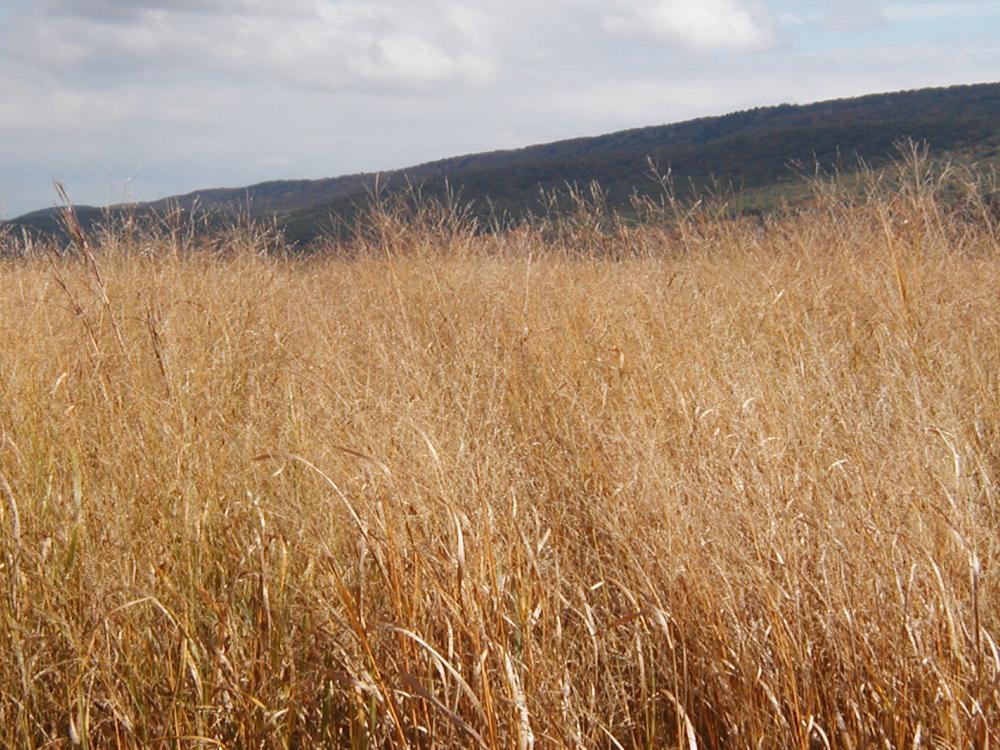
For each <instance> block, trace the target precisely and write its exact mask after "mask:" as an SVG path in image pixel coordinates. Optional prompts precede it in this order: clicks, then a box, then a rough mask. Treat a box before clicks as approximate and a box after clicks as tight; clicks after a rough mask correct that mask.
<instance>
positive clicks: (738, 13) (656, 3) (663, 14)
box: [603, 0, 776, 51]
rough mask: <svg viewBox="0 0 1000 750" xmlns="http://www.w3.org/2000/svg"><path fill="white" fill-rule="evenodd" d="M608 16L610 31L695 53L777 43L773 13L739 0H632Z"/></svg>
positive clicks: (757, 48) (605, 24)
mask: <svg viewBox="0 0 1000 750" xmlns="http://www.w3.org/2000/svg"><path fill="white" fill-rule="evenodd" d="M619 6H620V7H619V8H618V10H616V11H613V12H611V13H608V14H606V15H605V16H604V18H603V26H604V29H605V31H607V32H608V33H609V34H613V35H617V36H624V37H638V38H647V39H656V40H660V41H663V42H666V43H668V44H671V45H677V46H680V47H684V48H687V49H690V50H695V51H715V50H725V51H752V50H761V49H767V48H769V47H771V46H772V45H774V43H775V41H776V37H775V33H774V27H773V24H772V23H771V20H770V18H769V16H768V14H767V13H766V12H765V11H764V9H763V8H762V7H760V6H758V5H756V4H750V3H745V2H738V1H737V0H700V1H699V2H690V1H689V0H631V1H629V2H621V3H619Z"/></svg>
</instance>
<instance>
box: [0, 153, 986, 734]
mask: <svg viewBox="0 0 1000 750" xmlns="http://www.w3.org/2000/svg"><path fill="white" fill-rule="evenodd" d="M908 174H909V173H908ZM941 184H942V183H941V181H940V180H937V179H933V180H932V179H927V178H926V173H923V172H920V171H919V170H918V171H915V172H912V173H911V174H910V176H909V177H908V179H907V180H906V181H905V182H903V183H902V184H897V185H895V186H894V187H893V188H892V189H891V190H887V189H885V188H880V187H878V185H877V184H876V185H874V186H873V188H872V190H871V191H869V194H868V195H867V197H866V198H865V199H864V200H862V201H858V200H855V199H854V198H847V197H845V196H843V195H840V194H838V193H837V192H836V191H830V190H826V191H825V192H824V193H823V194H822V195H821V196H820V198H818V199H817V201H816V202H814V203H813V204H810V205H807V206H804V207H802V208H800V209H798V210H794V211H792V210H790V211H789V212H787V214H786V215H784V216H782V217H781V218H776V219H770V220H765V221H760V220H738V219H735V220H734V219H727V218H725V217H722V216H720V215H719V214H715V215H714V216H712V215H710V216H709V218H706V215H705V214H704V213H700V212H697V211H695V212H679V213H677V212H675V213H673V214H672V215H671V217H670V219H669V221H668V220H667V217H666V215H664V220H663V221H662V222H660V223H654V224H647V225H644V226H633V225H629V224H627V223H624V222H619V223H617V224H616V223H614V222H612V223H611V224H610V225H607V224H603V225H599V224H598V222H596V221H595V222H590V223H588V222H586V221H577V223H575V224H573V225H565V226H563V227H560V228H555V227H552V226H549V227H541V228H539V227H536V228H531V227H525V226H521V227H515V228H511V229H510V230H509V231H507V232H504V233H500V234H483V233H480V232H478V231H476V228H475V227H474V226H471V225H470V224H469V223H468V222H463V221H456V220H452V219H449V218H448V214H447V212H444V213H441V211H440V209H434V211H431V212H430V213H427V214H423V216H424V217H425V218H427V217H432V219H433V220H427V221H424V222H423V223H421V222H420V221H419V220H418V219H419V217H416V218H414V217H410V219H411V220H408V221H404V222H399V221H396V220H395V219H394V218H393V215H391V212H389V213H385V212H383V214H381V215H380V216H377V217H375V218H377V220H378V223H376V224H373V225H369V227H368V228H367V230H366V231H361V232H358V233H356V235H355V236H354V238H353V239H352V240H351V241H350V245H349V247H345V248H340V250H341V251H342V252H338V253H333V252H331V253H326V254H320V255H316V256H311V257H300V258H281V259H279V258H276V257H275V256H274V255H273V254H268V253H264V252H259V251H260V250H262V249H263V245H264V244H266V243H273V242H275V241H276V240H275V239H274V237H273V236H272V235H270V234H268V233H264V234H258V235H255V234H253V233H252V232H250V231H249V230H247V229H246V228H245V227H244V228H243V229H241V232H242V233H241V234H239V235H238V238H237V240H238V241H237V240H234V241H233V242H234V245H235V244H239V245H240V249H239V250H238V251H237V250H233V251H230V252H220V250H223V249H225V245H224V244H223V243H219V242H215V243H213V244H212V247H211V248H209V249H208V250H212V248H214V249H215V251H208V250H205V251H199V250H198V248H197V247H196V245H197V243H198V242H199V240H197V239H196V235H195V234H194V233H190V234H183V233H180V234H179V233H177V232H171V231H166V230H165V231H163V232H161V233H160V234H159V235H156V237H154V238H151V237H148V236H145V235H143V234H139V235H136V234H134V233H132V234H129V235H128V236H127V237H126V239H127V243H126V242H125V241H124V240H122V242H121V244H120V245H119V246H117V247H112V246H113V245H114V243H113V242H112V240H111V239H109V238H108V237H104V238H103V239H101V240H100V241H95V240H93V238H90V239H89V240H88V239H87V238H82V239H80V238H78V242H77V244H78V245H79V247H77V248H76V249H75V250H71V252H69V253H66V254H63V255H60V256H58V257H54V256H52V255H50V254H48V253H46V252H44V249H39V248H35V249H34V250H33V251H32V252H30V253H27V254H24V257H22V258H20V259H17V260H12V261H10V262H7V263H5V264H4V265H0V341H2V342H3V346H2V347H0V392H2V394H3V397H2V399H0V477H2V478H3V479H2V483H0V489H2V494H3V496H4V502H3V503H0V508H2V510H0V513H2V515H0V528H2V532H0V546H2V555H0V592H2V596H0V649H2V652H3V653H4V654H5V655H6V657H7V658H4V659H2V660H0V744H2V745H4V746H11V747H38V748H40V747H159V746H167V747H190V746H199V745H201V746H225V747H251V746H252V747H311V746H336V747H354V748H363V747H378V746H396V747H415V748H416V747H488V748H494V747H513V746H517V747H520V748H531V747H550V746H551V747H557V746H565V747H593V746H600V747H650V748H652V747H690V748H695V747H699V748H711V747H720V748H721V747H809V748H817V747H827V748H832V747H854V748H863V747H867V746H872V745H876V744H877V745H879V746H883V747H903V746H905V747H921V746H925V747H954V748H966V747H977V748H985V747H987V746H989V745H990V743H991V742H992V743H996V742H998V741H1000V736H998V735H997V730H996V727H997V726H1000V708H998V705H997V688H998V681H1000V649H998V647H997V645H996V638H997V637H998V636H997V634H998V632H1000V627H998V626H1000V621H998V620H1000V610H998V607H997V603H996V602H997V601H998V598H997V585H998V583H1000V579H998V569H997V565H998V541H997V540H998V539H1000V535H998V531H1000V515H998V503H997V480H998V476H1000V427H998V425H1000V388H998V381H997V373H998V372H1000V339H998V334H997V332H998V331H1000V320H998V313H997V310H998V309H1000V308H998V304H997V303H998V296H997V290H998V289H1000V267H998V264H997V262H998V258H1000V247H998V233H997V223H996V217H995V215H994V214H992V213H991V212H990V211H989V210H987V209H983V210H980V209H982V206H983V205H985V204H984V203H983V201H982V192H981V191H970V193H969V195H970V196H974V197H969V198H968V199H967V200H966V201H965V202H964V203H962V204H961V205H956V204H954V203H950V204H948V206H945V205H944V204H942V203H941V202H940V201H939V200H938V198H937V195H938V193H939V189H940V186H941ZM976 201H979V203H977V202H976ZM435 211H436V213H435ZM396 218H398V216H397V217H396ZM452 218H454V217H453V216H452ZM577 218H578V219H579V217H577ZM573 227H576V228H577V229H578V232H577V233H575V234H574V231H576V230H574V229H573ZM557 230H558V231H557ZM130 231H131V230H130ZM553 237H557V238H558V247H557V248H555V251H552V250H553V247H552V243H553V240H552V238H553ZM84 241H86V242H87V243H89V244H86V252H84V251H83V250H82V248H83V246H84V245H83V244H81V243H82V242H84ZM123 248H124V249H123ZM348 250H349V252H348Z"/></svg>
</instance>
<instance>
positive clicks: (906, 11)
mask: <svg viewBox="0 0 1000 750" xmlns="http://www.w3.org/2000/svg"><path fill="white" fill-rule="evenodd" d="M984 81H1000V0H978V1H977V0H969V1H956V2H947V1H941V0H937V1H932V0H926V1H925V0H916V1H914V2H899V1H895V2H894V1H891V0H885V1H880V0H843V1H842V2H821V1H820V0H807V1H805V2H788V1H786V0H770V1H769V2H765V1H764V0H697V1H695V2H693V1H691V0H421V1H420V2H414V1H413V0H283V2H280V3H279V2H268V1H267V0H131V1H129V2H125V1H123V0H31V1H29V0H0V91H2V92H3V104H2V105H0V144H3V148H2V149H0V217H12V216H16V215H18V214H20V213H23V212H25V211H28V210H31V209H35V208H39V207H44V206H48V205H51V204H52V202H53V200H54V197H55V196H54V192H53V190H52V186H51V183H52V180H53V179H54V178H58V179H61V180H63V181H64V182H65V183H66V185H67V188H68V189H69V191H70V194H71V195H72V196H73V198H74V200H76V201H78V202H81V203H95V204H105V203H112V202H120V201H124V200H132V199H135V200H148V199H154V198H158V197H162V196H164V195H169V194H174V193H178V192H184V191H188V190H193V189H196V188H201V187H215V186H238V185H246V184H250V183H253V182H258V181H262V180H267V179H281V178H303V177H323V176H332V175H338V174H344V173H348V172H356V171H362V170H378V169H391V168H394V167H401V166H406V165H409V164H413V163H418V162H420V161H426V160H428V159H432V158H439V157H444V156H451V155H456V154H460V153H467V152H473V151H480V150H488V149H494V148H509V147H515V146H521V145H527V144H529V143H537V142H543V141H549V140H554V139H558V138H565V137H572V136H577V135H586V134H598V133H602V132H608V131H611V130H615V129H621V128H627V127H635V126H642V125H651V124H658V123H664V122H674V121H678V120H683V119H687V118H690V117H695V116H700V115H707V114H722V113H725V112H728V111H732V110H735V109H743V108H747V107H753V106H758V105H765V104H777V103H781V102H809V101H817V100H821V99H826V98H833V97H840V96H851V95H858V94H864V93H873V92H880V91H894V90H899V89H907V88H918V87H922V86H939V85H950V84H958V83H975V82H984Z"/></svg>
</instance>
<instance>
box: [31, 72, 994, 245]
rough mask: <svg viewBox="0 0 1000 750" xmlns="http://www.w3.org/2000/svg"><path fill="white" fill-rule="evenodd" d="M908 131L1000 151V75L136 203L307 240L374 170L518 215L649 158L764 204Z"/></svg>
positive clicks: (640, 187) (614, 198) (363, 192)
mask: <svg viewBox="0 0 1000 750" xmlns="http://www.w3.org/2000/svg"><path fill="white" fill-rule="evenodd" d="M904 138H912V139H915V140H921V141H926V142H928V143H929V144H930V146H931V150H932V154H934V155H943V154H951V155H958V156H960V157H962V158H965V159H974V160H979V161H994V160H997V161H1000V84H980V85H974V86H954V87H950V88H943V89H922V90H918V91H907V92H900V93H893V94H876V95H871V96H864V97H859V98H854V99H840V100H834V101H827V102H821V103H817V104H810V105H802V106H796V105H781V106H777V107H763V108H758V109H753V110H748V111H744V112H737V113H733V114H729V115H725V116H722V117H706V118H700V119H697V120H691V121H688V122H683V123H678V124H674V125H661V126H654V127H645V128H638V129H634V130H625V131H621V132H617V133H611V134H608V135H602V136H597V137H591V138H576V139H572V140H566V141H559V142H555V143H549V144H544V145H538V146H530V147H527V148H522V149H517V150H510V151H494V152H489V153H481V154H473V155H468V156H459V157H454V158H450V159H443V160H440V161H435V162H430V163H427V164H421V165H418V166H414V167H409V168H406V169H401V170H396V171H393V172H388V173H383V174H382V175H379V176H377V175H375V174H356V175H347V176H342V177H335V178H329V179H321V180H282V181H275V182H265V183H261V184H257V185H252V186H250V187H244V188H233V189H212V190H199V191H196V192H193V193H189V194H186V195H181V196H175V197H172V198H169V199H163V200H160V201H155V202H152V203H146V204H140V206H139V207H138V208H139V210H140V211H156V210H163V209H165V208H166V207H167V206H168V205H170V204H171V203H176V204H177V205H179V206H180V207H182V208H185V209H189V208H191V207H193V206H195V205H197V206H199V207H200V208H202V209H204V210H208V211H213V212H220V213H222V214H233V213H235V212H236V211H240V210H244V211H245V210H246V208H247V207H248V206H249V208H250V213H251V215H253V216H254V217H256V218H265V217H271V216H277V217H278V220H279V221H280V223H281V224H282V225H283V226H284V227H285V229H286V231H287V233H288V234H289V236H290V237H292V238H293V239H296V240H301V241H307V240H310V239H313V238H315V237H316V236H318V235H319V234H320V233H322V231H323V230H324V227H328V226H330V224H331V217H338V218H340V219H349V218H350V217H351V215H352V214H353V213H354V212H355V211H356V210H357V208H358V207H359V206H361V205H364V204H365V203H366V202H367V200H368V196H369V195H370V192H371V190H372V188H373V187H374V185H375V184H376V180H378V181H379V184H381V185H383V186H385V188H386V189H387V190H388V191H389V192H391V191H393V190H396V189H400V188H402V187H404V186H405V185H406V184H408V183H410V184H417V185H420V186H421V189H422V190H423V192H424V193H425V194H428V195H435V194H440V193H441V192H443V190H444V189H445V186H446V184H447V185H450V186H451V187H452V188H454V189H456V190H458V191H459V193H460V195H461V197H462V199H463V200H465V201H468V202H470V203H471V204H472V207H473V210H474V211H477V212H479V213H483V214H485V213H486V212H487V211H496V210H499V211H502V212H505V213H508V214H511V215H513V216H520V215H523V214H525V213H526V212H529V211H532V210H535V209H537V208H538V207H539V191H540V189H543V188H544V189H547V190H558V189H561V188H564V187H565V186H566V184H567V183H577V184H586V183H589V182H591V181H597V182H598V183H600V184H601V186H602V187H603V188H604V189H605V190H606V191H607V195H608V199H609V202H610V204H611V205H613V206H624V205H626V204H627V203H628V201H629V198H630V196H631V195H632V194H633V193H634V192H640V193H644V192H647V191H654V190H656V189H658V188H657V186H656V185H655V183H654V181H653V180H651V179H650V176H651V175H650V171H649V162H650V160H652V161H653V162H655V163H656V164H658V165H659V167H660V168H661V169H664V170H665V169H667V168H670V169H671V170H672V172H673V174H674V176H675V178H676V180H677V184H678V186H679V187H680V188H682V189H695V188H697V187H699V186H704V185H706V184H708V183H710V182H711V181H718V182H721V183H722V184H724V185H727V186H730V185H731V186H732V187H733V188H734V189H736V190H750V191H758V192H759V193H762V194H766V195H767V196H768V198H767V199H766V200H763V199H762V200H763V203H762V204H761V205H766V203H767V202H768V201H770V200H773V199H774V197H775V196H779V197H780V196H781V195H782V191H783V190H786V189H787V186H790V185H793V184H795V183H796V182H797V181H798V179H799V178H798V177H797V175H796V174H795V172H794V170H793V169H792V168H791V166H790V165H791V164H793V163H799V164H804V165H806V166H807V167H811V166H812V165H814V164H817V165H819V166H822V167H830V166H834V165H840V166H841V167H846V168H852V167H853V166H854V165H856V164H857V163H858V160H859V159H864V160H865V161H866V162H868V163H869V164H872V165H876V166H877V165H878V164H880V163H883V162H885V161H886V160H887V159H889V158H891V156H892V153H893V144H894V143H896V142H898V141H899V140H901V139H904ZM749 204H750V205H753V201H752V200H751V201H750V202H749ZM112 210H121V208H115V209H112ZM79 213H80V215H81V219H82V220H83V221H84V223H85V224H87V223H91V222H93V221H95V220H97V219H98V218H99V217H100V215H101V211H100V210H99V209H95V208H92V207H80V208H79ZM13 223H14V224H17V225H23V226H29V227H33V228H35V229H39V230H50V229H52V228H53V227H54V226H55V225H56V222H55V220H54V212H53V210H52V209H46V210H43V211H36V212H33V213H30V214H26V215H24V216H22V217H20V218H18V219H15V220H14V222H13Z"/></svg>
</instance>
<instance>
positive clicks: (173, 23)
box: [0, 0, 495, 92]
mask: <svg viewBox="0 0 1000 750" xmlns="http://www.w3.org/2000/svg"><path fill="white" fill-rule="evenodd" d="M462 11H463V5H462V4H461V3H458V2H452V1H449V0H428V2H426V3H421V6H420V7H412V6H410V5H409V4H401V3H399V2H394V1H393V0H367V1H365V0H342V1H341V2H337V3H335V4H334V3H329V2H326V1H325V0H286V2H284V3H281V4H278V3H265V2H261V1H259V0H226V1H223V2H208V1H207V0H140V1H139V2H124V1H123V0H42V2H38V3H35V4H34V5H33V6H32V7H31V10H30V11H27V12H21V13H19V14H18V17H17V22H16V23H10V24H8V25H6V26H5V27H3V28H0V59H2V57H3V56H4V54H3V53H4V52H5V53H6V56H7V57H12V58H15V59H17V60H18V61H19V62H21V63H26V64H30V65H32V66H34V67H35V68H37V69H40V70H47V71H50V72H52V73H53V74H57V75H58V76H59V77H60V78H61V79H62V80H65V78H66V77H67V76H68V77H77V78H89V79H90V80H93V79H94V77H95V76H104V77H133V78H137V77H149V76H155V77H156V78H158V79H162V78H163V77H164V76H166V75H169V74H171V73H174V74H183V73H184V72H189V73H190V72H192V71H197V72H198V73H199V74H200V75H204V74H205V73H210V72H214V73H215V74H220V73H222V74H226V75H228V76H230V77H232V78H242V79H244V80H248V79H249V80H253V79H259V78H271V79H274V80H280V81H282V82H284V83H285V84H289V85H295V86H301V87H304V88H309V89H314V90H325V91H331V92H332V91H338V90H342V89H347V88H351V87H355V88H366V89H367V90H372V91H377V90H380V89H399V90H421V89H427V88H428V87H433V86H438V85H459V86H461V85H478V84H482V83H483V82H484V81H486V80H488V79H489V77H490V75H491V74H492V71H493V70H494V67H495V65H494V61H493V60H492V59H491V58H490V56H489V54H490V51H489V46H488V45H487V44H484V43H483V40H482V39H481V38H477V37H476V34H477V31H478V29H477V24H481V23H482V21H481V19H477V17H476V16H475V14H471V13H467V12H462Z"/></svg>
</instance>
